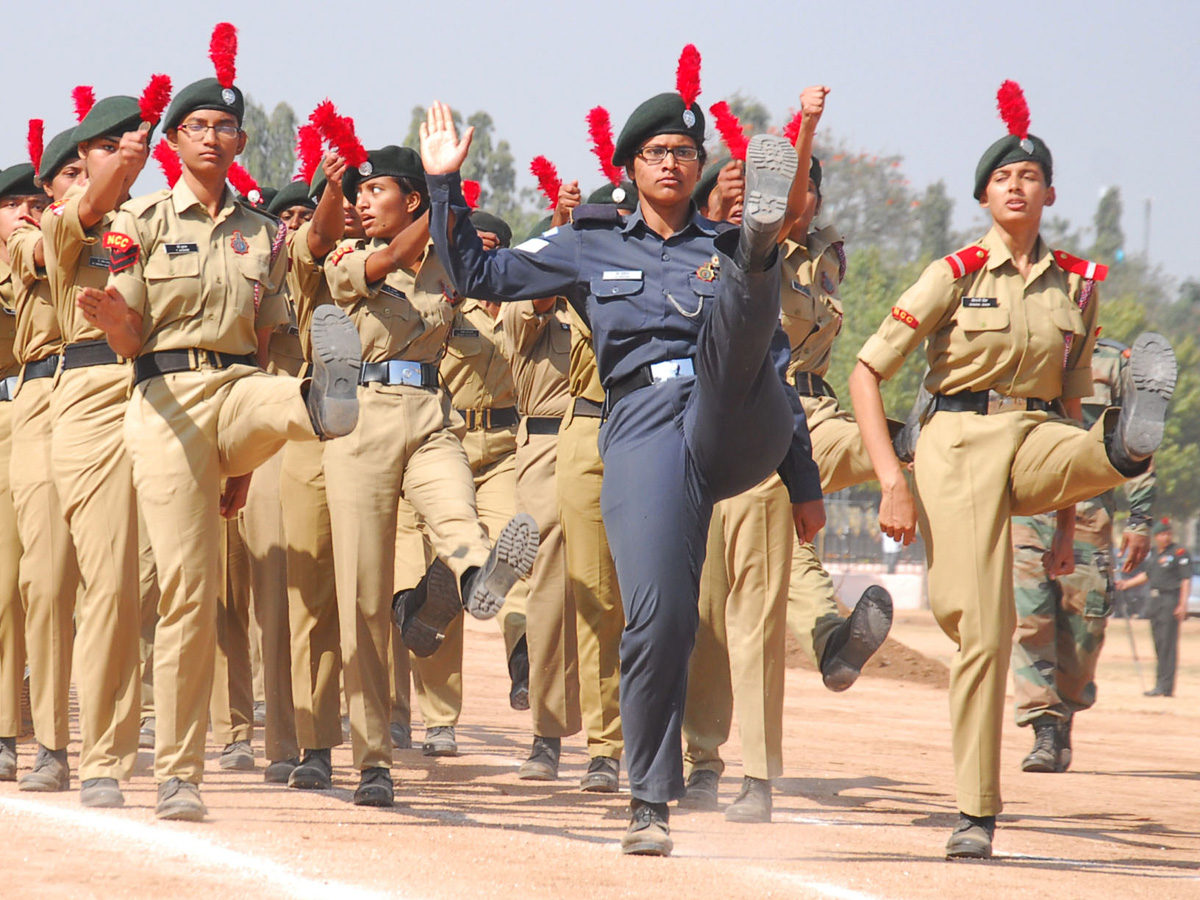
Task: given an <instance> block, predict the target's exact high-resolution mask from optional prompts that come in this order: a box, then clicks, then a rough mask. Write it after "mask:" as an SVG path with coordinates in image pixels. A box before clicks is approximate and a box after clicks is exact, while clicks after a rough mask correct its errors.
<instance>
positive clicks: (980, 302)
mask: <svg viewBox="0 0 1200 900" xmlns="http://www.w3.org/2000/svg"><path fill="white" fill-rule="evenodd" d="M962 305H963V309H996V308H997V307H998V306H999V305H1000V301H999V300H998V299H997V298H996V297H963V298H962Z"/></svg>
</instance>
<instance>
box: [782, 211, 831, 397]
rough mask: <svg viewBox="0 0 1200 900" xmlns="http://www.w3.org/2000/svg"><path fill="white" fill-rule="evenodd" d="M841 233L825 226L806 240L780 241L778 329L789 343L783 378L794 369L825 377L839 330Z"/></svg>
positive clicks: (793, 374)
mask: <svg viewBox="0 0 1200 900" xmlns="http://www.w3.org/2000/svg"><path fill="white" fill-rule="evenodd" d="M841 242H842V239H841V236H840V235H839V234H838V233H837V231H836V230H835V229H834V228H833V226H828V227H826V228H822V229H821V230H820V231H814V232H813V233H811V234H809V236H808V239H807V242H806V243H805V244H800V243H797V242H796V241H793V240H786V241H784V242H783V254H782V256H783V272H782V286H781V296H780V306H781V308H782V314H781V320H782V322H783V330H784V331H785V332H787V336H788V340H789V341H790V342H791V345H792V358H791V361H790V362H789V363H788V373H787V374H788V380H789V381H791V380H793V379H794V378H795V376H796V373H798V372H811V373H812V374H814V375H819V376H821V377H822V378H824V377H825V373H826V372H828V371H829V357H830V354H831V351H832V350H833V342H834V339H835V338H836V337H837V336H838V333H839V332H840V331H841V330H842V298H841V297H840V296H838V286H839V285H840V284H841V283H842V276H843V275H844V274H845V268H846V267H845V262H844V260H845V257H844V256H842V255H841Z"/></svg>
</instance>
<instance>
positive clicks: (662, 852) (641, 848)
mask: <svg viewBox="0 0 1200 900" xmlns="http://www.w3.org/2000/svg"><path fill="white" fill-rule="evenodd" d="M674 849H675V844H674V842H673V841H672V840H671V839H670V838H667V839H666V840H665V841H652V840H644V841H628V842H626V841H621V852H622V853H623V854H625V855H626V856H670V855H671V851H672V850H674Z"/></svg>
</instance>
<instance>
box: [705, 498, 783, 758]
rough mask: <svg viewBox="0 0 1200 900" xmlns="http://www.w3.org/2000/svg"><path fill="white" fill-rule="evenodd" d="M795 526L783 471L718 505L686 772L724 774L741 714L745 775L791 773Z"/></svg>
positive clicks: (707, 561) (707, 567)
mask: <svg viewBox="0 0 1200 900" xmlns="http://www.w3.org/2000/svg"><path fill="white" fill-rule="evenodd" d="M794 535H795V525H794V524H793V520H792V505H791V502H790V500H789V499H788V493H787V488H785V487H784V486H783V482H782V481H780V479H779V476H778V475H772V476H770V477H769V478H767V479H766V480H765V481H763V482H762V483H761V484H759V485H757V486H756V487H753V488H751V489H750V490H748V491H746V492H744V493H742V494H739V495H738V496H736V497H731V498H729V499H728V500H722V501H720V502H719V503H717V504H716V506H715V507H714V508H713V516H712V521H711V522H710V523H709V529H708V553H707V556H706V558H705V562H704V569H703V570H702V571H701V574H700V626H699V628H698V630H697V633H696V645H695V648H694V649H693V650H692V658H691V662H690V665H689V669H688V694H687V705H686V706H685V707H684V714H683V733H684V737H685V740H686V743H687V751H686V753H685V756H684V763H685V766H686V767H687V768H688V769H689V771H690V770H695V769H709V770H711V771H715V772H717V773H718V774H719V773H720V772H722V771H724V768H725V764H724V763H723V762H722V761H721V757H720V753H719V748H720V746H721V745H722V744H724V743H725V741H727V740H728V739H729V726H730V721H731V719H732V712H733V709H734V708H736V710H737V717H738V730H739V732H740V733H741V738H742V758H743V763H742V769H743V772H744V774H746V775H749V776H750V777H752V778H762V779H768V778H777V777H779V776H780V775H781V774H783V694H784V672H785V670H786V665H785V657H786V655H787V649H786V640H787V629H786V619H787V612H786V610H787V596H788V593H787V592H788V576H789V572H790V569H791V562H792V539H793V537H794Z"/></svg>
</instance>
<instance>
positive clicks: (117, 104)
mask: <svg viewBox="0 0 1200 900" xmlns="http://www.w3.org/2000/svg"><path fill="white" fill-rule="evenodd" d="M141 124H142V110H141V107H139V106H138V102H137V100H135V99H134V98H133V97H123V96H116V97H105V98H104V99H103V100H99V101H97V102H96V105H95V106H93V107H92V109H91V112H89V113H88V114H87V116H85V117H84V120H83V121H82V122H80V123H79V124H78V125H76V126H75V135H74V138H75V143H76V144H82V143H84V142H86V141H90V140H92V139H93V138H98V137H109V136H111V137H120V136H121V135H123V134H124V133H125V132H127V131H137V130H138V127H139V126H140V125H141Z"/></svg>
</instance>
